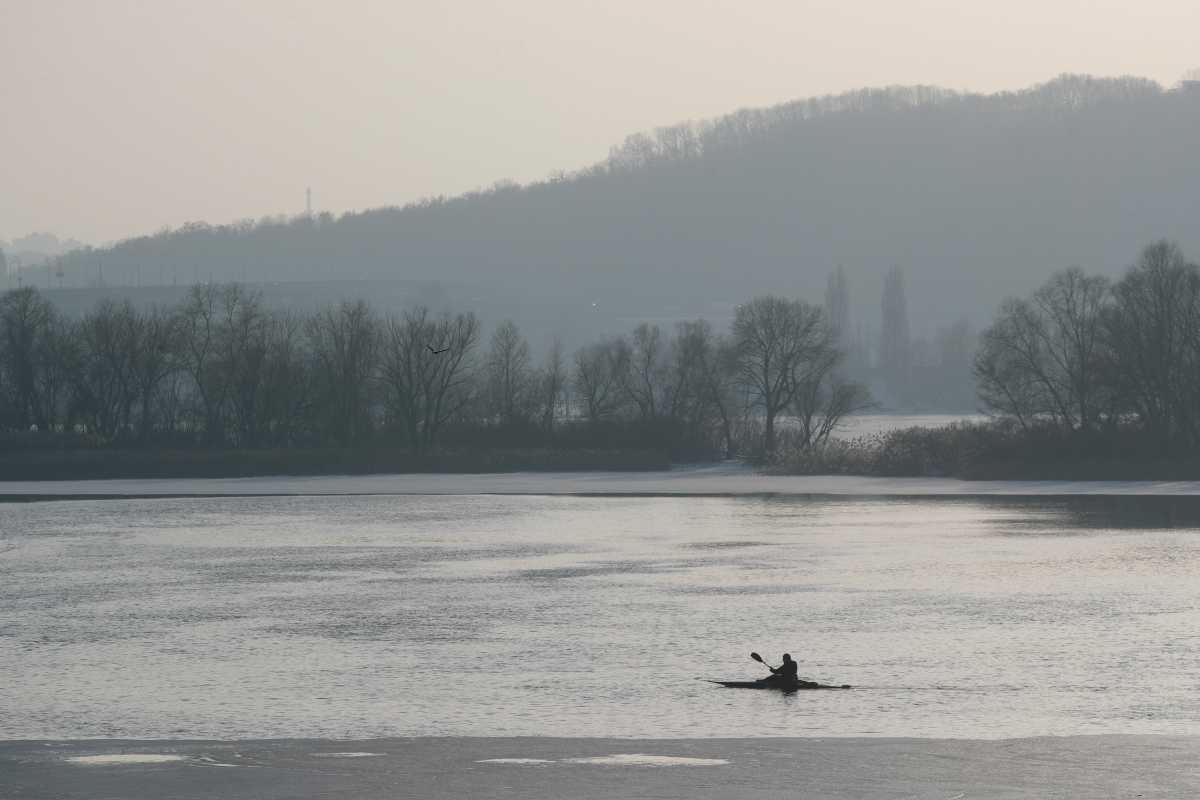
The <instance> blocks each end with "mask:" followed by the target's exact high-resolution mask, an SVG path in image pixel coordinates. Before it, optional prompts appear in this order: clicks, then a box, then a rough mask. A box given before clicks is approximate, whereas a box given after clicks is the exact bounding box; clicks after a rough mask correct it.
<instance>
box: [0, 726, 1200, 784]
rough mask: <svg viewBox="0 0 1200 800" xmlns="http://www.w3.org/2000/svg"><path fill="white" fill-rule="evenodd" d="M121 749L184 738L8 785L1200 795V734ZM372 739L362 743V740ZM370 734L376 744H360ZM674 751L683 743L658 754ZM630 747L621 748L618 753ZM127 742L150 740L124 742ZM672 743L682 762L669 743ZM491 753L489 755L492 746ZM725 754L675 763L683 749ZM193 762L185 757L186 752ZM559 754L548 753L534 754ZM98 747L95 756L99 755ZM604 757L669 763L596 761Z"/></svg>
mask: <svg viewBox="0 0 1200 800" xmlns="http://www.w3.org/2000/svg"><path fill="white" fill-rule="evenodd" d="M106 744H107V747H108V748H111V749H134V748H136V749H137V750H138V753H139V754H144V755H153V753H152V752H151V751H153V750H155V749H161V750H166V749H170V750H171V751H172V752H171V754H170V755H169V756H167V760H170V761H174V762H176V763H165V764H161V765H160V766H155V767H154V768H153V770H152V777H151V776H150V775H149V774H148V773H149V772H151V771H150V770H147V769H145V768H142V769H124V768H121V769H87V770H83V769H78V768H77V767H74V766H72V763H80V762H79V760H78V759H80V758H81V757H83V758H87V757H91V758H95V757H96V756H97V755H98V754H97V753H96V751H97V750H98V749H99V746H98V743H97V742H96V741H95V740H87V741H79V742H38V741H24V742H3V741H0V797H28V798H35V797H37V798H41V797H45V798H50V797H55V798H83V797H121V798H125V799H126V800H141V799H142V798H146V800H150V798H154V799H155V800H157V799H158V798H163V797H188V798H210V797H211V798H223V799H227V798H255V799H256V800H284V798H288V800H300V799H302V798H326V797H353V798H356V800H396V798H408V797H412V798H422V800H450V798H455V799H457V798H461V797H506V798H521V799H522V800H560V798H563V797H571V798H574V800H601V798H603V800H622V798H629V799H630V800H632V798H645V797H657V798H664V799H671V800H674V799H675V798H678V800H685V799H686V800H731V799H735V798H747V799H748V800H749V799H751V798H752V799H753V800H761V798H764V797H770V796H783V797H797V796H804V797H819V798H822V800H885V798H886V799H887V800H893V798H900V797H910V798H916V797H920V798H945V799H946V800H950V799H951V798H964V800H965V798H971V800H1001V799H1003V800H1017V798H1034V797H1037V798H1050V797H1053V798H1081V799H1082V798H1087V800H1096V799H1097V798H1135V797H1136V798H1141V799H1142V800H1150V798H1159V799H1160V800H1167V798H1170V799H1171V800H1178V798H1185V797H1188V798H1191V797H1200V738H1197V737H1186V736H1064V737H1042V738H1034V739H1005V740H999V741H973V740H963V739H958V740H955V739H848V738H847V739H843V738H825V739H782V738H780V739H775V738H761V739H692V740H678V739H676V740H665V739H664V740H654V739H641V740H628V739H625V740H621V739H586V738H567V739H553V738H538V737H524V738H505V737H487V738H458V737H437V738H415V739H376V740H369V741H359V742H349V741H345V740H342V741H337V740H329V741H324V742H323V741H321V740H315V739H307V740H259V741H243V742H218V741H206V742H182V741H180V742H170V743H166V742H162V741H157V742H155V741H146V742H135V741H129V740H125V741H118V742H108V743H106ZM351 747H353V748H356V749H355V750H349V749H348V748H351ZM357 748H361V749H357ZM368 751H370V752H375V753H380V754H381V757H380V758H359V759H347V760H345V761H341V762H339V763H338V764H337V766H336V767H333V765H331V764H330V763H329V762H325V763H324V765H318V764H317V762H316V760H315V759H313V758H312V756H313V755H314V754H315V753H317V752H324V753H327V754H332V753H338V752H368ZM647 753H671V754H673V755H672V756H671V757H664V756H654V755H646V754H647ZM614 754H615V755H614ZM123 755H126V756H132V755H135V754H134V753H126V754H123ZM235 755H236V756H239V757H244V761H245V764H246V766H248V767H253V769H241V770H215V769H197V766H196V765H197V762H198V761H200V760H201V759H202V758H204V757H208V758H210V759H214V760H228V759H231V758H232V757H235ZM664 758H667V759H669V760H670V763H665V762H663V761H661V759H664ZM485 760H486V761H487V762H489V763H480V762H481V761H485ZM676 760H685V761H687V762H689V763H701V762H703V763H704V764H705V765H708V764H718V763H719V762H728V763H726V764H721V765H720V768H719V769H672V768H669V767H670V765H671V763H674V762H675V761H676ZM179 762H182V763H179ZM535 762H544V763H543V768H540V769H531V768H530V766H529V765H530V764H533V763H535ZM84 763H88V762H84ZM576 764H603V765H614V766H616V767H620V766H630V767H640V766H644V765H654V766H659V767H668V768H660V769H646V768H640V769H639V768H630V769H620V768H612V767H609V766H605V767H603V768H596V769H592V768H584V767H580V766H575V765H576Z"/></svg>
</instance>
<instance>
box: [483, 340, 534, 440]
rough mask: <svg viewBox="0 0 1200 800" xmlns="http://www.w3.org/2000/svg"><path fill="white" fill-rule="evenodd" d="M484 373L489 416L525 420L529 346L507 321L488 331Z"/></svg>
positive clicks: (527, 399) (528, 393)
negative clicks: (489, 334) (488, 347)
mask: <svg viewBox="0 0 1200 800" xmlns="http://www.w3.org/2000/svg"><path fill="white" fill-rule="evenodd" d="M485 372H486V375H485V381H486V384H487V401H488V402H487V406H488V412H489V415H490V416H492V417H494V418H496V419H499V420H500V421H501V422H503V423H506V424H511V423H514V422H520V421H523V420H525V419H526V418H527V417H528V415H529V408H530V401H531V398H530V395H531V390H532V386H531V381H532V376H531V374H530V367H529V345H528V343H526V341H525V339H524V338H523V337H522V336H521V332H520V330H518V328H517V326H516V324H515V323H513V322H512V321H511V320H506V321H505V322H503V323H501V324H500V327H498V328H496V331H495V332H494V333H493V334H492V342H491V348H490V350H489V351H488V356H487V360H486V361H485Z"/></svg>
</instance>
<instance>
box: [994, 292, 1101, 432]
mask: <svg viewBox="0 0 1200 800" xmlns="http://www.w3.org/2000/svg"><path fill="white" fill-rule="evenodd" d="M1108 296H1109V287H1108V283H1107V281H1105V280H1104V279H1103V278H1099V277H1088V276H1087V275H1085V274H1084V273H1083V271H1082V270H1079V269H1069V270H1066V271H1064V272H1060V273H1058V274H1057V275H1055V276H1054V277H1052V278H1051V279H1050V281H1048V282H1047V283H1046V284H1045V285H1044V286H1042V288H1040V289H1038V290H1037V291H1036V292H1034V294H1033V296H1032V297H1031V298H1030V299H1029V300H1008V301H1006V302H1005V303H1004V304H1003V305H1002V306H1001V310H1000V314H999V316H998V318H997V320H996V322H995V323H993V324H992V325H991V327H989V328H988V329H987V330H986V331H984V333H983V337H982V341H981V347H980V350H979V353H978V354H977V357H976V361H975V375H976V378H977V380H978V383H979V395H980V399H981V400H982V402H983V404H984V406H985V408H987V409H989V410H992V411H996V412H999V413H1002V414H1008V415H1012V416H1014V417H1016V418H1017V419H1018V420H1019V421H1020V422H1021V424H1022V425H1023V426H1028V425H1029V424H1030V423H1031V422H1033V421H1034V420H1035V419H1039V418H1041V419H1049V420H1052V421H1054V422H1055V424H1057V425H1059V426H1060V427H1062V428H1064V429H1065V430H1075V429H1077V428H1091V427H1094V426H1095V425H1096V424H1098V422H1099V420H1100V416H1101V412H1102V410H1103V409H1104V408H1107V407H1108V403H1107V398H1106V396H1105V391H1106V386H1105V382H1104V381H1105V378H1104V356H1103V349H1104V337H1103V320H1104V319H1105V306H1106V303H1107V299H1108Z"/></svg>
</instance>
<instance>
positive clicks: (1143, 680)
mask: <svg viewBox="0 0 1200 800" xmlns="http://www.w3.org/2000/svg"><path fill="white" fill-rule="evenodd" d="M447 480H454V479H453V478H447ZM1198 575H1200V499H1198V498H1195V497H1136V496H1130V497H1104V496H1093V497H1073V498H1066V497H1019V496H1018V497H1011V496H1010V497H1000V496H995V497H969V496H968V497H933V496H931V497H891V498H888V497H876V498H864V497H854V496H846V497H803V496H792V497H785V496H774V497H771V496H768V497H754V496H748V497H629V496H611V497H581V496H546V495H526V496H493V495H460V496H452V495H443V496H431V495H409V496H389V495H379V496H294V497H225V498H163V499H140V500H130V499H111V500H77V501H54V502H38V503H28V504H15V503H10V504H4V505H2V506H0V675H4V676H5V680H4V681H2V682H0V739H20V738H45V739H60V738H81V737H129V738H220V739H239V738H252V737H346V738H367V737H377V736H410V735H411V736H428V735H455V736H467V735H482V736H514V735H539V736H599V737H609V736H633V737H713V736H726V737H740V736H760V735H769V736H920V737H960V738H1001V737H1017V736H1040V735H1069V734H1092V733H1185V734H1195V733H1200V693H1198V692H1197V691H1196V689H1197V687H1198V686H1200V584H1198V583H1197V580H1196V579H1197V576H1198ZM752 650H753V651H758V652H761V653H762V654H763V655H764V656H766V657H767V658H768V660H774V661H777V660H778V658H779V655H780V654H781V653H782V652H783V651H789V652H790V653H791V654H792V655H793V656H794V657H795V658H796V660H797V661H799V663H800V674H801V675H804V676H809V677H813V678H817V679H820V680H822V681H827V682H833V683H850V684H853V685H854V686H855V688H854V689H852V690H850V691H839V692H801V693H797V694H794V695H780V694H777V693H774V692H753V691H738V690H728V689H721V688H717V687H715V686H713V685H711V684H707V683H704V682H702V681H700V680H697V679H698V678H724V679H752V678H758V677H761V676H762V675H764V674H765V670H764V668H763V667H762V666H761V665H759V664H757V663H755V662H753V661H751V660H750V659H749V657H748V654H749V653H750V651H752Z"/></svg>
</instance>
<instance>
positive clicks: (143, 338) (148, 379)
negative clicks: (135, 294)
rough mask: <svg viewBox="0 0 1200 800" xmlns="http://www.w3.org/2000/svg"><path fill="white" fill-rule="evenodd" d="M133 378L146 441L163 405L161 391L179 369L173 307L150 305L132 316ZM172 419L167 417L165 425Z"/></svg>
mask: <svg viewBox="0 0 1200 800" xmlns="http://www.w3.org/2000/svg"><path fill="white" fill-rule="evenodd" d="M130 323H131V327H132V329H131V331H130V334H131V335H130V347H131V354H130V363H129V371H130V380H131V382H132V385H133V389H134V391H135V392H136V393H137V405H138V411H139V413H138V419H137V422H136V425H137V430H138V438H140V439H141V440H142V441H146V440H147V439H149V438H150V436H151V433H152V432H153V428H154V423H155V410H156V408H160V407H161V406H162V403H161V400H160V396H159V394H160V391H161V389H162V386H163V384H164V382H165V381H166V380H167V379H168V378H169V377H170V375H171V373H173V372H175V371H176V370H177V369H178V361H177V357H176V354H177V353H178V346H179V317H178V316H176V315H175V314H173V313H171V312H170V311H164V310H162V309H157V308H156V309H151V310H150V311H147V312H134V314H133V315H132V318H131V320H130ZM170 422H172V421H166V420H164V423H165V424H166V425H169V424H170Z"/></svg>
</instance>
